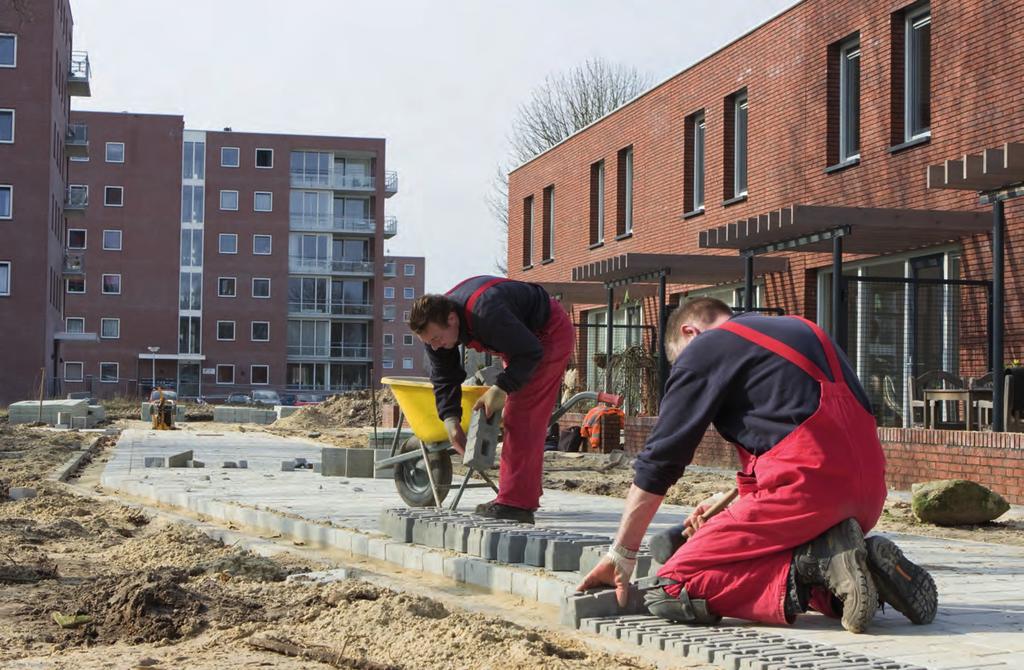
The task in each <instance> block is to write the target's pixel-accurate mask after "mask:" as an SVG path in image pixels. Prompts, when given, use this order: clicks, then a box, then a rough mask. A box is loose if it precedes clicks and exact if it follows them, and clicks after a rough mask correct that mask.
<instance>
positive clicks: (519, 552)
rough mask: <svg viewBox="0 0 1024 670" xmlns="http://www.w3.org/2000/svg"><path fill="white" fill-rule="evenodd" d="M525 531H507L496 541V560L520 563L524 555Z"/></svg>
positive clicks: (526, 536)
mask: <svg viewBox="0 0 1024 670" xmlns="http://www.w3.org/2000/svg"><path fill="white" fill-rule="evenodd" d="M528 537H529V536H528V535H527V531H508V532H507V533H505V534H503V535H502V536H501V539H500V540H499V541H498V560H499V561H501V562H502V563H522V562H523V559H524V558H525V555H526V540H527V538H528Z"/></svg>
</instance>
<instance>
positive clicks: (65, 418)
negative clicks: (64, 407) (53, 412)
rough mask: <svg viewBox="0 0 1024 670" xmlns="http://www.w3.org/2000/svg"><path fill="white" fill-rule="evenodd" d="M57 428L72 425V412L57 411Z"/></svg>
mask: <svg viewBox="0 0 1024 670" xmlns="http://www.w3.org/2000/svg"><path fill="white" fill-rule="evenodd" d="M55 425H56V426H57V428H70V427H71V414H70V413H69V412H57V423H56V424H55Z"/></svg>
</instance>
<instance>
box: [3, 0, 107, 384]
mask: <svg viewBox="0 0 1024 670" xmlns="http://www.w3.org/2000/svg"><path fill="white" fill-rule="evenodd" d="M72 25H73V19H72V15H71V7H70V4H69V3H68V1H67V0H48V1H41V2H35V3H32V4H31V5H24V4H16V3H10V2H5V3H0V342H2V343H3V344H2V345H0V370H2V373H0V404H6V403H8V402H12V401H15V400H22V399H25V398H28V397H38V394H39V391H40V384H41V383H43V386H44V388H43V390H44V392H46V391H48V390H49V388H47V387H48V386H49V384H50V383H51V380H52V379H53V378H54V377H55V376H56V375H57V374H58V369H59V365H58V359H59V357H60V346H61V340H60V339H58V338H56V337H55V335H56V334H57V333H58V332H59V331H62V330H63V328H62V326H61V311H62V308H63V304H64V292H63V288H62V287H63V283H64V282H63V277H64V276H65V274H66V273H69V272H71V273H73V272H75V267H74V263H75V259H74V258H73V257H72V258H71V259H69V262H70V266H66V265H65V252H64V215H65V211H66V210H67V211H71V210H75V209H76V208H79V207H81V206H83V204H84V203H83V202H81V201H80V200H79V199H78V196H77V194H73V193H69V192H68V191H67V188H66V186H67V180H68V157H69V156H75V155H80V154H81V153H83V152H84V151H86V148H87V146H88V129H87V128H85V127H83V126H81V125H78V124H75V123H73V122H71V121H70V109H71V96H76V95H77V96H88V95H90V90H91V87H90V76H91V72H90V65H89V56H88V54H86V53H85V52H80V51H73V50H72V44H71V35H72Z"/></svg>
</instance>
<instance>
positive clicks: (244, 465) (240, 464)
mask: <svg viewBox="0 0 1024 670" xmlns="http://www.w3.org/2000/svg"><path fill="white" fill-rule="evenodd" d="M238 467H239V468H241V469H242V470H246V469H248V467H249V461H238Z"/></svg>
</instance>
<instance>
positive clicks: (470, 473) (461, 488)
mask: <svg viewBox="0 0 1024 670" xmlns="http://www.w3.org/2000/svg"><path fill="white" fill-rule="evenodd" d="M474 472H475V473H477V474H478V475H480V478H481V479H483V480H484V481H485V482H487V485H488V486H490V487H491V488H492V489H494V495H498V487H497V485H496V484H495V483H494V482H493V481H492V480H491V478H490V477H488V476H487V473H486V472H484V471H483V470H476V469H474V468H469V470H467V471H466V474H465V476H464V477H463V478H462V483H461V484H459V491H458V493H456V494H455V500H453V501H452V504H451V507H449V508H448V509H449V510H450V511H452V512H454V511H455V509H456V508H457V507H458V506H459V501H460V500H462V493H463V491H465V490H466V486H467V485H468V484H469V480H470V478H471V477H472V476H473V473H474Z"/></svg>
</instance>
